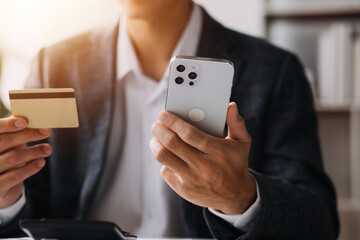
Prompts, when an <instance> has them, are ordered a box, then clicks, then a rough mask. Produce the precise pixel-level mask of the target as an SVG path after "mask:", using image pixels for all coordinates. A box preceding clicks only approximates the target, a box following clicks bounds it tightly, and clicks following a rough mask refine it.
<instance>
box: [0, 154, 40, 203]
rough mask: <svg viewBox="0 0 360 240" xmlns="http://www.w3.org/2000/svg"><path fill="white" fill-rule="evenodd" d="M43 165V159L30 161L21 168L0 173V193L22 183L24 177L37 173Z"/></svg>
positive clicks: (2, 193)
mask: <svg viewBox="0 0 360 240" xmlns="http://www.w3.org/2000/svg"><path fill="white" fill-rule="evenodd" d="M44 166H45V159H37V160H34V161H31V162H30V163H28V164H26V165H25V166H23V167H21V168H16V169H13V170H11V171H8V172H6V173H4V174H1V175H0V195H1V196H4V195H6V194H7V192H8V191H9V189H11V188H12V187H14V186H16V185H17V184H20V183H22V182H23V181H24V180H25V179H27V178H29V177H31V176H33V175H34V174H36V173H38V172H39V171H40V170H41V169H42V168H43V167H44Z"/></svg>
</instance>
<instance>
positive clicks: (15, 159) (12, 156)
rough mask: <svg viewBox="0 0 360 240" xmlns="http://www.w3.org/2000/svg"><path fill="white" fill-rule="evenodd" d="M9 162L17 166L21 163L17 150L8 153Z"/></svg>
mask: <svg viewBox="0 0 360 240" xmlns="http://www.w3.org/2000/svg"><path fill="white" fill-rule="evenodd" d="M7 162H8V163H9V165H11V166H16V165H18V164H19V154H18V152H17V151H14V150H13V151H10V152H8V153H7Z"/></svg>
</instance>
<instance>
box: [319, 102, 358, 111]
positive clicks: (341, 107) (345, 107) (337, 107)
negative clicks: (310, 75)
mask: <svg viewBox="0 0 360 240" xmlns="http://www.w3.org/2000/svg"><path fill="white" fill-rule="evenodd" d="M315 110H316V112H317V113H350V112H360V103H357V102H352V103H350V102H349V103H341V104H340V103H329V102H320V101H316V102H315Z"/></svg>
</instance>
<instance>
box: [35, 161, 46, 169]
mask: <svg viewBox="0 0 360 240" xmlns="http://www.w3.org/2000/svg"><path fill="white" fill-rule="evenodd" d="M36 164H37V165H38V166H39V167H41V168H42V167H43V166H44V165H45V161H44V160H43V159H40V160H38V161H37V163H36Z"/></svg>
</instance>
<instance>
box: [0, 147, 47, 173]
mask: <svg viewBox="0 0 360 240" xmlns="http://www.w3.org/2000/svg"><path fill="white" fill-rule="evenodd" d="M50 154H51V147H50V145H49V144H41V145H37V146H33V147H29V148H21V149H20V148H19V149H13V150H11V151H8V152H6V153H4V154H2V155H0V173H3V172H5V171H8V170H10V169H13V168H16V167H19V166H22V165H24V164H25V163H27V162H29V161H32V160H34V159H39V158H45V157H48V156H49V155H50Z"/></svg>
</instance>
